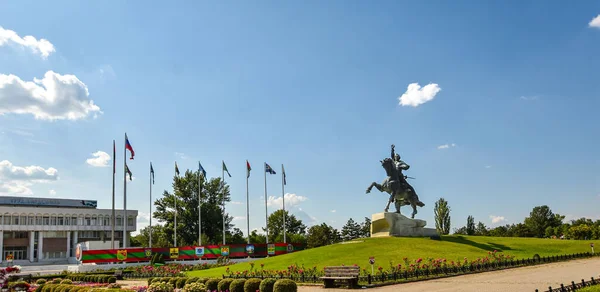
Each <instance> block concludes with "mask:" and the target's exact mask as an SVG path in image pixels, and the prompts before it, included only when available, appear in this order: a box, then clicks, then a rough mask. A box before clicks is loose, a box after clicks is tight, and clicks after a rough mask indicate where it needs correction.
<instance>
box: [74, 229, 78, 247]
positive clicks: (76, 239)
mask: <svg viewBox="0 0 600 292" xmlns="http://www.w3.org/2000/svg"><path fill="white" fill-rule="evenodd" d="M78 241H79V231H73V246H77V243H78Z"/></svg>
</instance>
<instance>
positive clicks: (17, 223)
mask: <svg viewBox="0 0 600 292" xmlns="http://www.w3.org/2000/svg"><path fill="white" fill-rule="evenodd" d="M12 219H13V220H12V225H19V216H13V217H12Z"/></svg>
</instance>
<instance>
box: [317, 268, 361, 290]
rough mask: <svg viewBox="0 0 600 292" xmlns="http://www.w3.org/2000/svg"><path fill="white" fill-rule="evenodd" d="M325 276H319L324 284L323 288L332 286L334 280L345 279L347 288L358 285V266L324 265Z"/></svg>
mask: <svg viewBox="0 0 600 292" xmlns="http://www.w3.org/2000/svg"><path fill="white" fill-rule="evenodd" d="M324 270H325V271H324V272H325V276H323V277H320V278H319V279H322V280H323V281H324V284H325V288H333V287H334V283H335V281H345V282H346V283H347V284H348V288H355V287H356V286H358V275H359V273H360V267H357V266H334V267H325V269H324Z"/></svg>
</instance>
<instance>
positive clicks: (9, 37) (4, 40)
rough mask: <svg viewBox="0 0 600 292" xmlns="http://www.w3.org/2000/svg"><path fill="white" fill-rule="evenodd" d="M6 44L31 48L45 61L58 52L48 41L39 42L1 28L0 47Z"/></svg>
mask: <svg viewBox="0 0 600 292" xmlns="http://www.w3.org/2000/svg"><path fill="white" fill-rule="evenodd" d="M6 44H14V45H18V46H20V47H23V48H29V49H30V50H31V51H33V52H34V53H36V54H39V55H40V56H42V58H44V59H46V58H47V57H48V56H49V55H50V54H51V53H54V52H55V51H56V50H55V49H54V45H53V44H52V43H50V42H49V41H48V40H46V39H39V40H38V39H36V38H35V37H33V36H30V35H26V36H24V37H21V36H19V35H18V34H17V33H16V32H14V31H12V30H9V29H5V28H3V27H1V26H0V47H1V46H3V45H6Z"/></svg>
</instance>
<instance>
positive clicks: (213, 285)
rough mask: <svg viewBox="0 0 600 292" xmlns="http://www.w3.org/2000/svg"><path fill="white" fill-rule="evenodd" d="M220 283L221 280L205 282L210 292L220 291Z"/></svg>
mask: <svg viewBox="0 0 600 292" xmlns="http://www.w3.org/2000/svg"><path fill="white" fill-rule="evenodd" d="M219 281H220V280H219V279H208V281H206V282H205V284H206V289H207V290H209V291H216V290H217V289H219Z"/></svg>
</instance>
